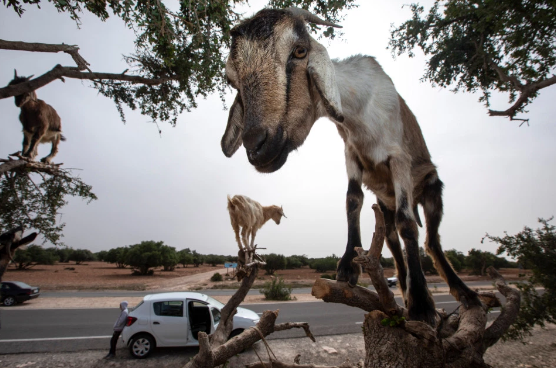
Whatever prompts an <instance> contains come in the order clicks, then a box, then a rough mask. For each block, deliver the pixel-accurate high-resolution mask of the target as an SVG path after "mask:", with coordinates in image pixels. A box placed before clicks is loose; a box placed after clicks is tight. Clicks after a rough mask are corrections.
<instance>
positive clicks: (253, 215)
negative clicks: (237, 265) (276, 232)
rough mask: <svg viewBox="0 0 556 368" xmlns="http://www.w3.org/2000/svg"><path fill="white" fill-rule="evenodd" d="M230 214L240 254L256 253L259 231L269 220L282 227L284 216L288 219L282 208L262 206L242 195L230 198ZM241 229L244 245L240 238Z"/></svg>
mask: <svg viewBox="0 0 556 368" xmlns="http://www.w3.org/2000/svg"><path fill="white" fill-rule="evenodd" d="M228 212H230V221H231V223H232V227H233V229H234V232H235V234H236V241H237V245H238V246H239V251H240V253H241V252H245V251H250V253H253V252H254V251H255V236H256V235H257V231H258V230H259V229H260V228H261V227H263V225H264V224H265V223H266V222H267V221H268V220H270V219H273V220H274V222H276V225H280V220H281V219H282V216H284V217H286V215H284V210H283V209H282V207H281V206H280V207H278V206H262V205H261V204H260V203H259V202H257V201H254V200H252V199H251V198H249V197H246V196H242V195H236V196H234V197H233V198H230V196H228ZM286 218H287V217H286ZM240 227H241V239H242V240H243V245H242V244H241V240H240V238H239V228H240ZM249 237H251V242H249ZM240 258H241V256H240Z"/></svg>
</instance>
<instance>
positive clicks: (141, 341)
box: [129, 334, 155, 359]
mask: <svg viewBox="0 0 556 368" xmlns="http://www.w3.org/2000/svg"><path fill="white" fill-rule="evenodd" d="M154 347H155V345H154V339H153V338H152V336H150V335H147V334H141V335H137V336H135V337H133V339H131V343H130V344H129V351H130V352H131V355H133V356H134V357H135V358H139V359H143V358H146V357H148V356H149V355H150V354H151V352H152V351H153V350H154Z"/></svg>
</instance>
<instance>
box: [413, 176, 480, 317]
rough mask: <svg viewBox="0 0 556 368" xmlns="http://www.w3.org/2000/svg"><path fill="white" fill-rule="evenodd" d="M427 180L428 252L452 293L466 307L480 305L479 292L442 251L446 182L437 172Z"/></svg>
mask: <svg viewBox="0 0 556 368" xmlns="http://www.w3.org/2000/svg"><path fill="white" fill-rule="evenodd" d="M426 180H427V183H426V184H425V187H424V188H423V194H422V197H421V203H422V205H423V208H424V210H425V219H426V223H427V225H426V226H427V238H426V240H425V248H426V250H427V253H429V254H430V255H431V257H432V259H433V261H434V266H435V268H436V270H437V271H438V272H439V273H440V276H442V278H443V279H444V280H445V281H446V283H447V284H448V286H449V287H450V294H452V295H453V296H454V297H455V298H456V299H457V300H458V301H460V302H461V303H462V304H463V305H465V306H466V307H467V306H469V305H480V300H479V298H478V295H477V293H476V292H474V291H473V290H471V289H469V287H467V285H465V283H464V282H463V281H461V279H460V278H459V277H458V275H457V274H456V272H455V271H454V269H453V268H452V265H450V263H449V262H448V260H447V259H446V256H445V255H444V252H443V251H442V246H441V245H440V235H439V234H438V228H439V226H440V222H441V221H442V214H443V204H442V188H443V187H444V184H443V183H442V181H441V180H440V179H439V178H438V176H437V175H436V173H434V174H430V177H429V178H427V179H426Z"/></svg>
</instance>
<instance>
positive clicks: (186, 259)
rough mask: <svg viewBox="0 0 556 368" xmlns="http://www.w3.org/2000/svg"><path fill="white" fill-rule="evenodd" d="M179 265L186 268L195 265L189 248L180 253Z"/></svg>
mask: <svg viewBox="0 0 556 368" xmlns="http://www.w3.org/2000/svg"><path fill="white" fill-rule="evenodd" d="M178 263H179V264H181V265H182V266H183V268H186V267H187V265H190V264H193V254H191V250H190V249H189V248H185V249H182V250H180V251H178Z"/></svg>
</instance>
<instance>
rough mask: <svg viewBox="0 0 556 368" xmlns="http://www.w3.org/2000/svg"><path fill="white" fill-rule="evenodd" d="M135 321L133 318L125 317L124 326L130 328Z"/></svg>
mask: <svg viewBox="0 0 556 368" xmlns="http://www.w3.org/2000/svg"><path fill="white" fill-rule="evenodd" d="M135 321H137V318H135V317H127V323H126V324H125V325H126V326H131V325H132V324H134V323H135Z"/></svg>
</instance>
